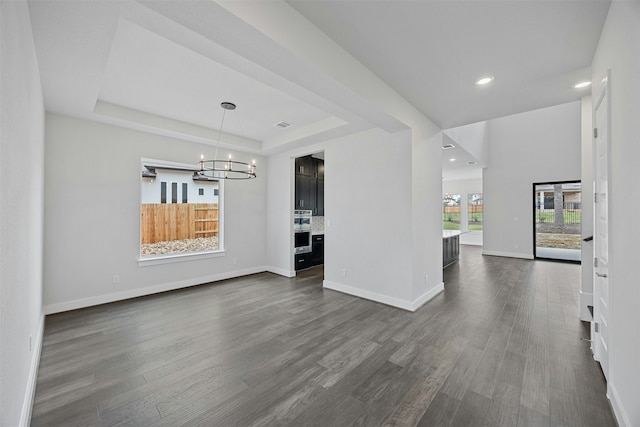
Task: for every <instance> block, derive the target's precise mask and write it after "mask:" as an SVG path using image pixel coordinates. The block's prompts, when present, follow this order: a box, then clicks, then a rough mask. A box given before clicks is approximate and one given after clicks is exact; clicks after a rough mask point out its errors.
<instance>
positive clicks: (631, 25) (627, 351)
mask: <svg viewBox="0 0 640 427" xmlns="http://www.w3.org/2000/svg"><path fill="white" fill-rule="evenodd" d="M638 40H640V2H637V1H634V2H631V1H629V2H626V1H613V2H611V7H610V9H609V15H608V17H607V20H606V22H605V25H604V28H603V31H602V35H601V37H600V42H599V45H598V48H597V50H596V54H595V57H594V60H593V65H592V80H593V82H594V88H593V92H592V97H593V100H594V102H593V103H594V105H595V103H596V102H595V100H596V99H597V98H596V96H597V92H596V91H597V88H598V86H599V82H600V81H601V80H602V78H603V77H604V76H606V72H607V69H608V68H610V69H611V81H610V82H609V83H610V90H611V98H610V99H611V106H610V108H611V143H610V144H611V145H610V150H611V151H610V168H609V171H610V172H609V173H610V176H609V178H610V181H609V188H610V192H609V238H610V240H609V285H610V289H611V299H610V312H611V314H612V316H611V324H610V325H609V331H610V335H609V382H608V387H609V397H610V399H611V402H612V406H613V408H614V411H615V413H616V415H617V416H618V422H619V423H620V425H621V426H623V427H624V426H627V427H631V426H638V425H640V399H639V398H638V384H640V363H638V361H639V360H640V340H638V337H639V334H638V326H637V325H638V312H639V311H638V304H639V303H640V282H639V279H638V278H639V277H640V274H639V273H638V251H637V249H635V246H636V244H637V237H638V236H640V222H638V212H640V185H638V183H639V182H640V172H639V169H638V158H640V144H639V143H638V135H640V120H639V119H638V118H639V117H640V101H639V100H640V55H638Z"/></svg>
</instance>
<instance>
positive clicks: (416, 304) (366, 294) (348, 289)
mask: <svg viewBox="0 0 640 427" xmlns="http://www.w3.org/2000/svg"><path fill="white" fill-rule="evenodd" d="M322 287H323V288H326V289H331V290H332V291H338V292H342V293H343V294H348V295H353V296H356V297H359V298H364V299H368V300H371V301H375V302H380V303H382V304H386V305H390V306H392V307H397V308H401V309H403V310H407V311H411V312H413V311H416V310H417V309H418V308H420V307H421V306H423V305H424V304H425V303H427V301H429V300H430V299H432V298H433V297H434V296H436V295H438V294H439V293H440V292H442V291H443V290H444V283H440V285H438V286H436V287H435V288H433V289H430V290H429V291H427V292H425V294H424V295H422V296H421V297H419V298H418V299H416V300H415V301H406V300H403V299H400V298H394V297H390V296H387V295H383V294H379V293H377V292H371V291H367V290H366V289H360V288H354V287H352V286H348V285H343V284H342V283H337V282H332V281H330V280H323V282H322Z"/></svg>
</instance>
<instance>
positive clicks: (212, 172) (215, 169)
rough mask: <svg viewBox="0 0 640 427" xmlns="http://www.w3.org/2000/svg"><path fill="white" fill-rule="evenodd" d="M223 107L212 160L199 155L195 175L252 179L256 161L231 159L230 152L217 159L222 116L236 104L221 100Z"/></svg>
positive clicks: (234, 107)
mask: <svg viewBox="0 0 640 427" xmlns="http://www.w3.org/2000/svg"><path fill="white" fill-rule="evenodd" d="M220 106H221V107H222V109H223V112H222V121H221V123H220V130H219V131H218V143H217V145H216V151H215V155H214V156H213V160H205V159H204V154H202V155H200V170H199V171H197V172H196V174H197V175H199V176H202V177H203V178H206V179H253V178H255V177H256V161H255V160H254V161H253V162H252V163H245V162H239V161H237V160H231V154H229V158H228V159H226V160H220V159H218V148H219V147H220V137H221V135H222V126H223V125H224V118H225V115H226V113H227V111H228V110H231V111H233V110H235V109H236V104H234V103H232V102H223V103H222V104H220Z"/></svg>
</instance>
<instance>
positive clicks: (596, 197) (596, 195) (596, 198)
mask: <svg viewBox="0 0 640 427" xmlns="http://www.w3.org/2000/svg"><path fill="white" fill-rule="evenodd" d="M593 203H598V193H593Z"/></svg>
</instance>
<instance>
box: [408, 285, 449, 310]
mask: <svg viewBox="0 0 640 427" xmlns="http://www.w3.org/2000/svg"><path fill="white" fill-rule="evenodd" d="M440 292H444V282H440V283H439V284H438V285H436V286H435V287H433V288H431V289H429V290H428V291H427V292H425V293H424V294H422V296H421V297H419V298H418V299H416V300H415V301H414V302H413V310H411V311H416V310H418V309H419V308H420V307H422V306H423V305H425V304H426V303H428V302H429V301H431V300H432V299H433V298H435V296H436V295H438V294H439V293H440Z"/></svg>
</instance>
